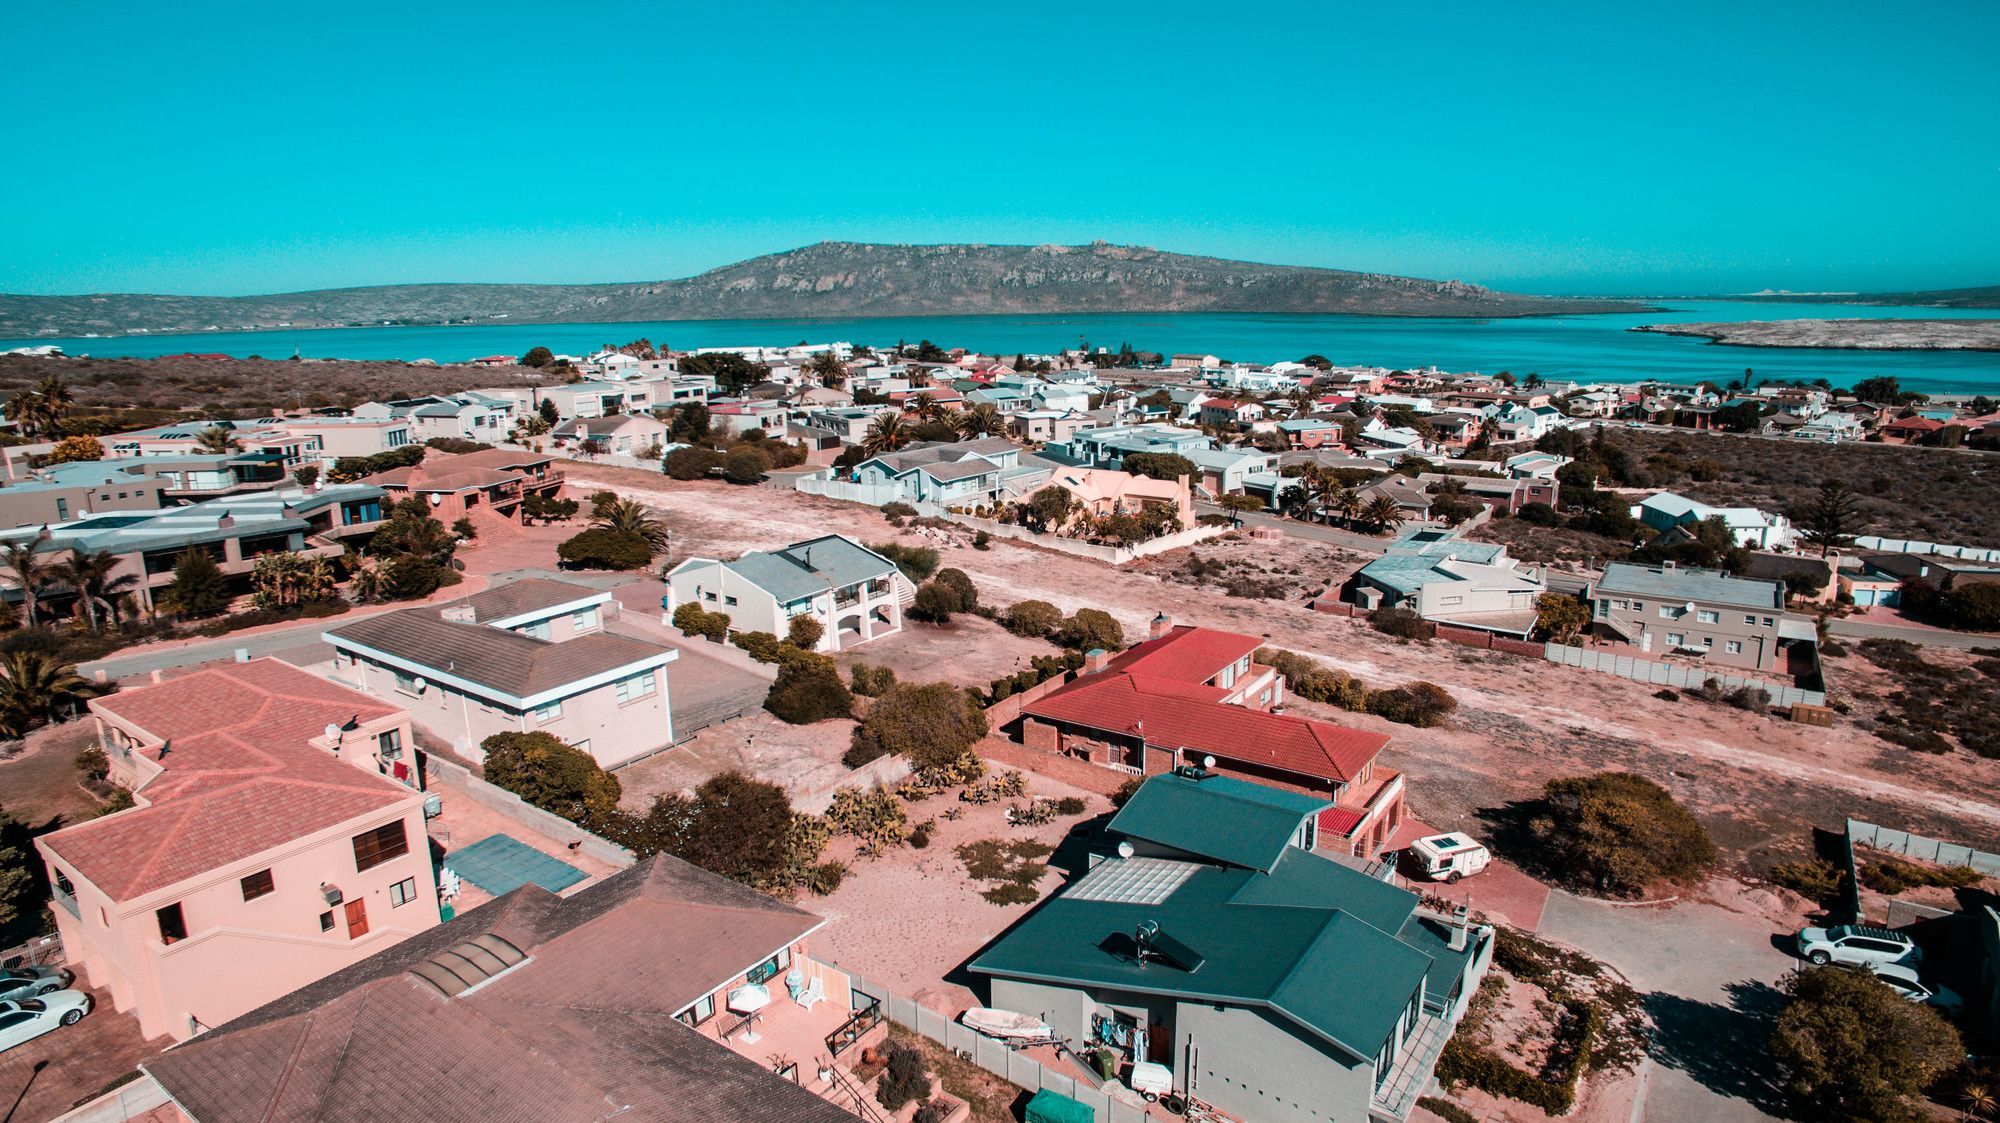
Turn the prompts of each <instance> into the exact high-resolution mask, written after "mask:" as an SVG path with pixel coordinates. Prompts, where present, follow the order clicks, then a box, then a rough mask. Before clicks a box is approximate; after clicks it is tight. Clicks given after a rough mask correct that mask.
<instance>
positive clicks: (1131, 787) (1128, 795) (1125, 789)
mask: <svg viewBox="0 0 2000 1123" xmlns="http://www.w3.org/2000/svg"><path fill="white" fill-rule="evenodd" d="M1145 783H1146V778H1145V777H1143V776H1134V777H1132V778H1131V779H1129V780H1127V781H1125V782H1124V783H1122V784H1120V785H1118V790H1117V791H1115V792H1112V793H1111V806H1113V807H1124V806H1125V805H1126V804H1128V803H1130V802H1132V797H1133V796H1135V795H1138V794H1139V789H1140V788H1141V787H1143V786H1145Z"/></svg>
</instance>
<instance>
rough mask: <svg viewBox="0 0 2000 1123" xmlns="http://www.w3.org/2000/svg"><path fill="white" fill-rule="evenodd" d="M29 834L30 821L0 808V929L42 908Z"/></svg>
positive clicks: (11, 925)
mask: <svg viewBox="0 0 2000 1123" xmlns="http://www.w3.org/2000/svg"><path fill="white" fill-rule="evenodd" d="M27 838H28V827H27V824H25V823H23V822H21V821H20V820H19V819H16V818H15V817H14V816H12V815H9V814H8V813H7V812H6V811H5V810H4V809H0V931H4V930H7V929H11V928H12V927H13V926H14V924H15V922H17V921H19V920H20V919H21V918H22V917H23V916H25V915H28V914H29V913H33V912H37V911H39V910H40V901H39V899H38V893H37V888H38V882H37V880H36V878H35V867H34V866H32V865H30V864H29V862H28V848H27V842H26V840H27ZM17 839H18V840H20V841H19V842H17V841H16V840H17Z"/></svg>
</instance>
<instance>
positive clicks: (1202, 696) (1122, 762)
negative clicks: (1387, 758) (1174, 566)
mask: <svg viewBox="0 0 2000 1123" xmlns="http://www.w3.org/2000/svg"><path fill="white" fill-rule="evenodd" d="M1259 644H1260V641H1259V640H1258V639H1257V638H1256V637H1255V636H1245V635H1236V634H1234V633H1230V632H1218V631H1212V630H1209V629H1206V628H1192V627H1185V626H1183V627H1174V626H1172V624H1171V623H1170V622H1169V621H1168V620H1167V619H1166V618H1165V617H1164V616H1162V617H1160V618H1158V619H1156V620H1155V621H1154V622H1153V626H1152V628H1151V630H1150V632H1149V638H1148V639H1147V640H1146V642H1144V643H1141V644H1138V645H1137V646H1135V647H1133V648H1131V649H1130V650H1128V651H1125V652H1123V653H1121V654H1119V655H1117V656H1115V657H1106V656H1104V654H1103V653H1102V652H1099V653H1096V654H1095V655H1094V656H1092V657H1091V658H1090V660H1089V661H1088V662H1086V663H1085V664H1084V668H1083V671H1082V672H1081V673H1080V674H1078V675H1077V676H1076V678H1075V679H1074V680H1073V681H1071V682H1070V683H1068V684H1067V685H1065V686H1063V687H1062V688H1061V689H1058V690H1056V691H1054V692H1053V693H1050V694H1048V695H1045V696H1043V697H1041V698H1038V699H1036V700H1034V701H1032V702H1029V703H1028V704H1027V705H1025V706H1023V707H1022V709H1021V714H1022V717H1021V719H1020V723H1021V724H1020V737H1021V741H1022V743H1023V744H1025V745H1026V746H1027V747H1029V748H1031V749H1037V750H1040V751H1043V752H1051V753H1059V754H1062V755H1065V756H1071V757H1076V758H1078V759H1081V760H1087V761H1089V762H1091V763H1093V764H1097V765H1100V766H1102V767H1106V768H1112V769H1116V770H1118V771H1122V772H1129V773H1132V774H1134V775H1147V776H1151V775H1156V774H1158V773H1162V772H1170V771H1172V770H1173V769H1175V768H1177V767H1180V766H1181V765H1185V764H1200V763H1202V761H1203V760H1204V759H1205V758H1208V757H1214V758H1215V762H1214V764H1212V765H1210V766H1209V767H1211V768H1214V769H1216V770H1219V771H1221V772H1223V773H1225V774H1228V775H1231V776H1236V777H1239V778H1244V779H1251V780H1256V781H1258V782H1260V783H1272V784H1277V785H1280V786H1282V787H1287V788H1292V789H1295V790H1297V791H1301V792H1306V793H1309V794H1312V795H1315V796H1319V797H1321V798H1323V799H1325V800H1327V801H1329V802H1330V803H1332V804H1333V806H1332V807H1331V808H1330V809H1328V810H1327V811H1326V813H1325V814H1323V815H1322V816H1321V817H1320V820H1319V838H1318V843H1317V845H1318V846H1320V847H1321V848H1324V849H1328V850H1334V851H1338V852H1340V853H1344V854H1350V855H1356V856H1360V857H1373V856H1374V855H1375V854H1376V853H1377V852H1378V851H1379V850H1380V849H1381V847H1382V844H1383V842H1384V841H1385V840H1387V839H1388V837H1389V835H1390V834H1391V833H1393V832H1394V831H1395V829H1396V827H1397V825H1398V824H1400V823H1401V822H1402V820H1403V778H1402V775H1401V774H1400V773H1397V772H1394V771H1391V770H1390V769H1388V768H1384V767H1382V766H1380V765H1379V764H1378V763H1377V762H1376V759H1375V758H1376V755H1377V754H1378V753H1380V752H1381V750H1382V746H1384V745H1386V744H1388V743H1389V738H1388V737H1386V736H1384V735H1382V734H1379V733H1367V732H1363V731H1361V730H1358V729H1348V728H1345V727H1343V726H1338V725H1334V724H1333V723H1331V722H1326V721H1319V720H1317V719H1314V718H1305V717H1294V716H1291V715H1289V714H1278V713H1273V712H1271V710H1272V708H1273V707H1276V706H1278V705H1281V704H1282V703H1283V701H1284V696H1285V694H1284V692H1285V686H1284V681H1283V679H1281V678H1280V677H1279V676H1278V673H1277V672H1276V671H1275V670H1273V669H1271V668H1270V667H1266V666H1264V665H1262V664H1260V663H1257V662H1256V661H1255V659H1254V655H1255V653H1256V650H1257V648H1258V646H1259Z"/></svg>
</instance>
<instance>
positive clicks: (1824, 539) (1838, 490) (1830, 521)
mask: <svg viewBox="0 0 2000 1123" xmlns="http://www.w3.org/2000/svg"><path fill="white" fill-rule="evenodd" d="M1891 381H1894V380H1893V379H1891ZM1863 525H1864V524H1863V520H1862V518H1861V508H1860V505H1859V503H1858V502H1857V501H1856V498H1855V495H1854V492H1853V491H1852V490H1850V489H1849V488H1848V486H1847V481H1845V480H1841V479H1828V480H1826V481H1824V482H1822V483H1821V484H1820V485H1819V494H1818V495H1817V496H1815V497H1814V499H1813V501H1812V503H1811V504H1810V505H1808V506H1807V507H1806V509H1805V512H1804V513H1803V514H1802V515H1801V516H1800V517H1799V537H1800V538H1803V539H1805V540H1806V541H1807V542H1810V543H1812V544H1813V545H1815V546H1818V547H1819V556H1820V557H1825V556H1827V554H1828V553H1830V552H1832V551H1834V550H1838V549H1842V548H1845V547H1847V546H1851V545H1853V544H1854V536H1855V535H1856V534H1858V533H1860V532H1861V530H1862V528H1863Z"/></svg>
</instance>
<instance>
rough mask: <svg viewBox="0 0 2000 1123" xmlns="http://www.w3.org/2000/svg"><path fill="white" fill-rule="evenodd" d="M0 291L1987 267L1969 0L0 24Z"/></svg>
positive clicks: (1514, 282)
mask: <svg viewBox="0 0 2000 1123" xmlns="http://www.w3.org/2000/svg"><path fill="white" fill-rule="evenodd" d="M0 43H5V44H7V65H6V68H5V69H4V71H0V91H3V92H0V151H4V152H5V153H6V154H7V174H6V175H5V176H4V177H0V291H8V292H86V291H104V290H120V291H169V292H200V293H248V292H269V291H278V290H285V289H300V288H313V287H322V286H337V285H354V284H372V283H393V282H406V281H473V280H483V281H598V280H643V279H655V278H664V277H676V276H684V275H687V274H690V273H694V272H698V271H700V270H702V269H706V268H709V267H712V266H715V265H719V264H723V263H726V262H729V261H733V260H737V259H740V258H743V257H749V256H753V255H756V254H759V253H766V252H771V251H776V250H781V249H786V248H790V247H794V246H798V245H803V244H806V243H810V242H814V241H819V240H821V239H852V240H870V241H894V242H930V241H986V242H1082V241H1089V240H1091V239H1095V238H1103V239H1107V240H1111V241H1117V242H1133V243H1143V244H1148V245H1155V246H1159V247H1161V248H1164V249H1174V250H1181V251H1186V252H1192V253H1207V254H1216V255H1221V256H1228V257H1242V258H1249V259H1254V260H1263V261H1275V262H1291V263H1300V264H1312V265H1326V266H1336V267H1344V268H1356V269H1369V270H1381V271H1388V272H1397V273H1409V274H1415V275H1420V276H1429V277H1441V278H1442V277H1454V278H1461V279H1465V280H1470V281H1476V282H1479V283H1483V284H1489V285H1494V286H1498V287H1507V288H1515V289H1523V290H1529V291H1543V292H1591V293H1697V292H1732V291H1745V290H1755V289H1762V288H1766V287H1772V288H1789V289H1794V290H1801V291H1814V290H1827V291H1843V290H1857V289H1859V290H1879V289H1893V288H1916V287H1923V288H1930V287H1949V286H1957V285H1973V284H1992V283H1996V282H2000V122H1996V120H1995V117H1996V110H2000V62H1997V61H1996V60H1997V59H2000V3H1993V2H1992V0H1966V2H1962V3H1943V2H1939V3H1924V2H1917V3H1909V4H1881V3H1868V4H1863V3H1837V2H1816V3H1795V4H1794V3H1777V2H1765V0H1751V2H1747V3H1746V2H1744V0H1730V2H1727V3H1705V2H1684V3H1677V4H1645V5H1637V4H1620V3H1605V2H1603V0H1593V2H1591V3H1578V4H1562V3H1553V2H1549V3H1529V2H1516V3H1509V2H1504V0H1480V2H1477V3H1464V4H1460V3H1441V2H1432V3H1427V4H1422V5H1404V4H1381V3H1371V4H1352V3H1331V2H1318V3H1308V4H1296V5H1295V4H1256V3H1251V4H1234V5H1231V4H1215V3H1204V4H1178V3H1159V2H1151V3H1143V4H1132V5H1122V4H1109V3H1103V4H1100V3H1078V2H1076V0H1069V2H1066V3H1062V4H1032V3H1012V4H1004V5H995V4H988V5H959V4H937V3H926V4H908V5H904V4H867V3H850V4H832V3H824V2H820V3H798V4H775V3H770V4H765V3H754V2H740V0H739V2H731V3H700V4H676V3H649V4H618V3H590V2H582V3H568V4H550V3H546V2H541V3H534V4H514V3H507V2H499V0H482V2H481V3H477V4H470V3H455V2H451V0H414V2H411V0H405V2H404V3H400V4H395V5H375V4H368V3H343V4H337V5H336V4H324V3H319V4H314V3H306V4H285V3H270V2H268V0H265V2H260V3H256V4H230V3H214V2H207V0H197V2H195V3H190V4H171V3H159V2H157V0H152V2H147V3H132V4H104V3H91V2H88V0H60V2H54V3H13V4H6V5H0Z"/></svg>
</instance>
